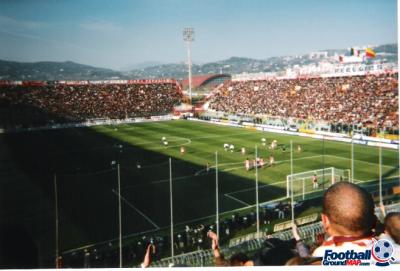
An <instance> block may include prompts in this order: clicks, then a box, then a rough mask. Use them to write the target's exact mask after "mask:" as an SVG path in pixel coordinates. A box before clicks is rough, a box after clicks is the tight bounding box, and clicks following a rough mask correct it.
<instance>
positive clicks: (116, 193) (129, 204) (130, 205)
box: [112, 189, 160, 230]
mask: <svg viewBox="0 0 400 271" xmlns="http://www.w3.org/2000/svg"><path fill="white" fill-rule="evenodd" d="M112 191H113V193H114V194H115V195H116V196H117V197H120V198H121V199H122V200H123V201H124V202H125V203H126V204H128V206H129V207H131V208H132V209H134V210H135V211H136V212H138V213H139V214H140V215H142V216H143V217H144V218H145V219H146V220H147V221H148V222H150V223H151V224H152V225H153V226H154V227H155V228H156V229H157V230H159V229H160V227H159V226H158V225H157V224H156V223H155V222H154V221H153V220H151V219H150V218H149V217H148V216H146V215H145V214H144V213H142V212H141V211H140V210H139V209H138V208H136V207H135V206H133V205H132V204H131V203H130V202H129V201H128V200H127V199H125V198H124V197H123V196H121V195H120V194H118V192H117V191H115V190H114V189H112Z"/></svg>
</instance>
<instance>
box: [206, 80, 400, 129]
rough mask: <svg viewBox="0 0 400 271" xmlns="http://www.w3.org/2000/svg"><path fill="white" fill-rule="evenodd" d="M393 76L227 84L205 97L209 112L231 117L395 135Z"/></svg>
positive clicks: (395, 117) (396, 124)
mask: <svg viewBox="0 0 400 271" xmlns="http://www.w3.org/2000/svg"><path fill="white" fill-rule="evenodd" d="M397 78H398V73H388V74H379V75H364V76H351V77H350V76H349V77H326V78H321V77H320V78H309V79H290V80H287V79H283V80H263V81H232V82H229V83H228V84H226V85H224V86H223V87H222V88H220V89H218V90H217V91H216V92H215V93H213V94H212V96H211V97H210V98H209V108H210V109H213V110H216V111H221V112H229V113H236V114H249V115H256V114H263V115H268V116H271V117H280V118H296V119H302V120H309V119H313V120H316V121H324V122H327V123H328V124H332V125H333V126H335V127H336V126H337V125H338V124H340V125H339V126H340V127H344V125H342V124H346V125H345V126H346V127H347V128H346V129H347V130H348V127H349V126H348V125H352V124H355V125H361V126H363V127H370V126H372V127H373V128H374V129H376V128H378V129H385V130H391V131H393V130H398V129H399V121H398V110H397V96H398V93H397V81H398V79H397Z"/></svg>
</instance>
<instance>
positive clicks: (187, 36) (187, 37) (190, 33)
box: [183, 27, 194, 42]
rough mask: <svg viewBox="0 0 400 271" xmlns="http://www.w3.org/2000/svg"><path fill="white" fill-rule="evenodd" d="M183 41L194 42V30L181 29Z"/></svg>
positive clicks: (188, 28) (189, 28) (191, 28)
mask: <svg viewBox="0 0 400 271" xmlns="http://www.w3.org/2000/svg"><path fill="white" fill-rule="evenodd" d="M183 40H184V41H187V42H192V41H194V29H193V27H185V28H184V29H183Z"/></svg>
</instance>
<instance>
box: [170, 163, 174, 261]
mask: <svg viewBox="0 0 400 271" xmlns="http://www.w3.org/2000/svg"><path fill="white" fill-rule="evenodd" d="M169 200H170V201H169V204H170V214H171V258H172V262H174V256H175V252H174V213H173V202H172V161H171V157H170V158H169Z"/></svg>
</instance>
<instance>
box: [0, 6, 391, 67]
mask: <svg viewBox="0 0 400 271" xmlns="http://www.w3.org/2000/svg"><path fill="white" fill-rule="evenodd" d="M185 26H192V27H194V29H195V32H196V33H195V42H194V44H193V61H194V62H201V63H204V62H209V61H215V60H222V59H226V58H229V57H231V56H242V57H252V58H258V59H266V58H268V57H270V56H281V55H295V54H302V53H307V52H310V51H314V50H319V49H330V48H347V47H350V46H357V45H359V46H361V45H378V44H384V43H395V42H397V2H396V0H302V1H300V0H275V1H272V0H0V59H6V60H16V61H29V62H30V61H43V60H51V61H65V60H72V61H75V62H79V63H84V64H90V65H95V66H101V67H108V68H113V69H119V68H122V67H126V66H129V65H132V64H136V63H141V62H147V61H157V62H163V63H177V62H182V61H185V58H186V51H185V44H184V42H183V40H182V30H183V28H184V27H185Z"/></svg>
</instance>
